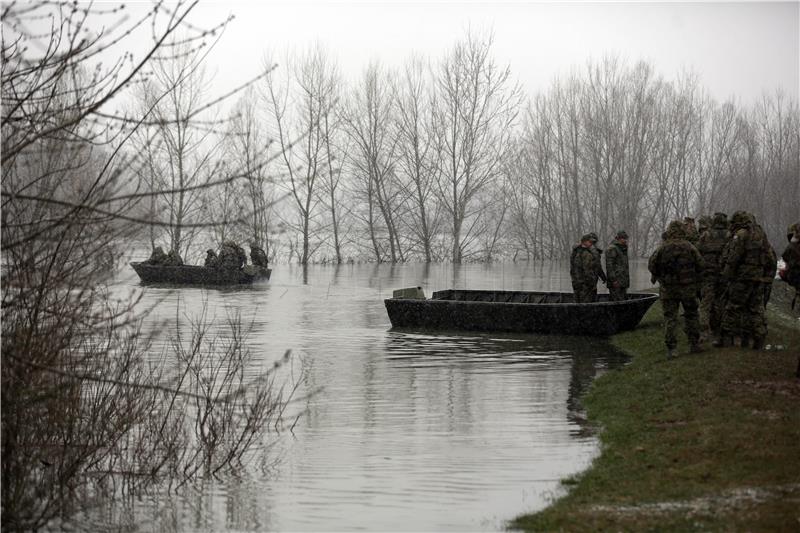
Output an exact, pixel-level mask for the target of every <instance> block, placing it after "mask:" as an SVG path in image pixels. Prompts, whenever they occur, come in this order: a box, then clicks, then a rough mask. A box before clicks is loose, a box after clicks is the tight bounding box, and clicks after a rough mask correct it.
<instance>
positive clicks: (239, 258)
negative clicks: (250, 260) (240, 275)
mask: <svg viewBox="0 0 800 533" xmlns="http://www.w3.org/2000/svg"><path fill="white" fill-rule="evenodd" d="M246 262H247V256H246V255H245V253H244V250H242V248H241V246H239V245H238V244H236V243H235V242H233V241H225V242H223V243H222V248H221V249H220V251H219V263H218V264H219V267H220V268H228V269H232V270H239V269H240V268H242V267H243V266H244V264H245V263H246Z"/></svg>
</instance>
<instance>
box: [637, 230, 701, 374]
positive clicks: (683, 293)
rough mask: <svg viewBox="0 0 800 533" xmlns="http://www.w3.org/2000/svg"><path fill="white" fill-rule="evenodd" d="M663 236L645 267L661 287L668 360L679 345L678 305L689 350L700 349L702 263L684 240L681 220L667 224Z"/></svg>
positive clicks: (697, 350) (696, 351)
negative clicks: (698, 284) (699, 304)
mask: <svg viewBox="0 0 800 533" xmlns="http://www.w3.org/2000/svg"><path fill="white" fill-rule="evenodd" d="M666 237H667V239H666V240H665V241H664V242H663V243H662V244H661V246H659V247H658V249H656V251H655V252H653V255H651V256H650V260H649V262H648V265H647V268H648V269H649V270H650V273H651V274H652V275H653V278H654V279H655V280H656V281H658V284H659V286H660V288H661V291H660V292H661V305H662V307H663V310H664V343H665V344H666V346H667V359H671V358H673V357H675V349H676V348H677V347H678V337H677V331H678V311H679V308H680V307H681V306H682V307H683V317H684V330H685V332H686V337H687V338H688V339H689V345H690V348H689V351H690V352H691V353H698V352H701V351H702V348H701V347H700V322H699V320H698V313H697V306H698V301H697V283H698V280H699V279H700V275H701V273H702V271H703V266H704V264H703V258H702V257H701V256H700V252H698V251H697V248H695V247H694V246H693V245H692V244H691V243H690V242H689V241H688V240H686V230H685V227H684V225H683V224H682V223H681V222H680V221H678V220H674V221H672V222H670V223H669V225H668V226H667V231H666Z"/></svg>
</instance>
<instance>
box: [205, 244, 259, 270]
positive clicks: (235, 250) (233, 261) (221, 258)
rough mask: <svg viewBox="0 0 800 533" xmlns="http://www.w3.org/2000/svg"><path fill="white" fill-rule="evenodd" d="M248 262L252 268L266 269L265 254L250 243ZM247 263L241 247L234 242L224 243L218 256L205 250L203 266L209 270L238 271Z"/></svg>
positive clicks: (211, 251) (209, 250)
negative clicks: (225, 269)
mask: <svg viewBox="0 0 800 533" xmlns="http://www.w3.org/2000/svg"><path fill="white" fill-rule="evenodd" d="M250 261H251V262H252V263H253V265H254V266H258V267H264V268H266V267H267V254H266V252H264V249H263V248H261V247H260V246H258V245H257V244H256V243H254V242H251V243H250ZM246 263H247V255H246V254H245V252H244V249H242V247H241V246H239V245H238V244H236V243H235V242H234V241H224V242H223V243H222V246H221V247H220V250H219V254H217V253H216V252H215V251H214V250H212V249H210V248H209V249H208V250H206V260H205V266H207V267H209V268H230V269H240V268H242V267H243V266H244V265H245V264H246Z"/></svg>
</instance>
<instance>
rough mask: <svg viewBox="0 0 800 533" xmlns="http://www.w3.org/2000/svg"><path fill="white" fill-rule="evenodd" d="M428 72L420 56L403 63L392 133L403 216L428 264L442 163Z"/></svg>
mask: <svg viewBox="0 0 800 533" xmlns="http://www.w3.org/2000/svg"><path fill="white" fill-rule="evenodd" d="M427 74H428V66H427V64H426V62H424V61H423V60H422V59H421V58H419V57H412V58H411V59H410V60H409V61H408V62H407V63H406V66H405V68H404V70H403V75H402V77H401V79H400V81H399V83H398V89H397V95H396V97H395V106H396V108H397V111H396V113H395V117H396V130H397V131H396V133H395V135H396V136H397V166H396V173H397V175H398V178H399V179H400V183H401V185H402V186H403V188H404V189H405V193H406V194H405V196H406V197H407V198H408V202H409V204H410V208H409V211H408V212H409V215H410V216H409V217H404V218H405V220H406V226H408V228H409V230H410V233H411V239H412V242H415V243H418V246H419V247H420V248H421V249H422V257H423V258H424V260H425V262H426V263H430V262H431V261H433V260H434V259H435V255H434V253H433V240H434V237H435V235H436V234H437V233H438V232H439V225H440V223H441V218H440V213H439V206H438V204H437V203H436V202H435V200H436V197H435V189H434V184H435V183H436V182H437V173H438V172H439V169H440V168H441V165H440V164H439V162H437V161H435V160H434V155H435V154H436V151H435V150H434V147H433V142H434V138H433V134H432V129H433V115H432V110H433V105H434V103H433V99H434V95H433V94H432V91H431V86H430V84H429V83H428V82H429V77H428V76H427ZM426 83H428V84H426Z"/></svg>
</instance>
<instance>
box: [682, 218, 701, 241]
mask: <svg viewBox="0 0 800 533" xmlns="http://www.w3.org/2000/svg"><path fill="white" fill-rule="evenodd" d="M683 225H684V229H685V230H686V240H687V241H689V242H690V243H692V244H693V245H694V246H697V241H698V240H699V239H700V234H699V233H698V232H697V227H695V225H694V219H693V218H692V217H683Z"/></svg>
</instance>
